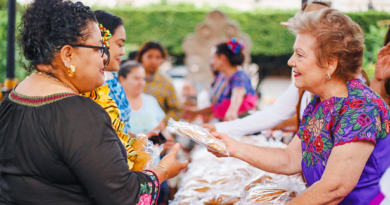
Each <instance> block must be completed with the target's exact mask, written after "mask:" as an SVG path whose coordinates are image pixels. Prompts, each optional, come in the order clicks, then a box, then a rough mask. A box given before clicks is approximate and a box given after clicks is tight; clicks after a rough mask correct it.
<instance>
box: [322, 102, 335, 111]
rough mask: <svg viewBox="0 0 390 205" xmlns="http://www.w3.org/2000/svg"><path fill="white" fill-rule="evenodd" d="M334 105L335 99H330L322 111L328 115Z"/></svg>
mask: <svg viewBox="0 0 390 205" xmlns="http://www.w3.org/2000/svg"><path fill="white" fill-rule="evenodd" d="M333 105H334V98H330V99H328V100H326V101H325V102H324V108H323V109H322V112H323V113H324V114H325V115H326V113H328V112H329V111H331V110H332V109H333Z"/></svg>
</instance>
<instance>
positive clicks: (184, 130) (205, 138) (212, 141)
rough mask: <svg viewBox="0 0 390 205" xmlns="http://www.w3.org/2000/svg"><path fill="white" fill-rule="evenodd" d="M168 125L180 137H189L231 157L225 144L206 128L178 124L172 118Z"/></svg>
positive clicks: (184, 123) (182, 123) (183, 123)
mask: <svg viewBox="0 0 390 205" xmlns="http://www.w3.org/2000/svg"><path fill="white" fill-rule="evenodd" d="M168 125H169V126H172V127H174V128H175V130H176V133H177V134H178V135H180V136H185V137H189V138H190V139H192V140H194V141H195V142H197V143H199V144H201V145H204V146H206V147H207V148H208V149H211V150H213V151H215V152H219V153H221V154H225V155H227V156H229V152H228V150H227V149H226V145H225V143H223V142H221V141H220V140H218V139H216V138H215V137H214V136H213V135H211V134H210V132H208V131H207V130H205V129H204V128H202V127H200V126H197V125H191V124H188V123H186V122H176V121H175V120H173V119H172V118H171V119H169V121H168Z"/></svg>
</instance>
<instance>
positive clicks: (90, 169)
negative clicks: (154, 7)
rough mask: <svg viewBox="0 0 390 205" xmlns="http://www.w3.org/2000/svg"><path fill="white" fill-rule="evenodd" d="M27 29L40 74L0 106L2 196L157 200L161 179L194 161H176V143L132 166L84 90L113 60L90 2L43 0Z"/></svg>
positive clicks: (8, 200)
mask: <svg viewBox="0 0 390 205" xmlns="http://www.w3.org/2000/svg"><path fill="white" fill-rule="evenodd" d="M20 28H21V30H20V44H21V47H22V50H23V53H24V56H25V57H26V59H27V60H29V61H30V64H29V66H27V69H28V70H35V71H36V73H35V74H32V75H31V76H30V77H28V78H27V79H26V80H24V81H22V82H21V83H20V84H19V85H18V86H17V87H16V88H15V89H14V90H13V91H12V92H11V93H10V95H9V97H7V98H6V99H5V100H4V101H3V103H2V104H1V106H0V116H1V117H0V142H1V143H0V170H1V171H0V189H1V192H0V203H1V204H136V203H139V202H140V204H155V201H156V198H157V196H158V194H159V188H160V183H161V182H162V181H164V180H165V179H167V178H170V177H173V176H175V175H177V174H178V173H179V171H180V170H181V169H183V168H184V167H186V163H179V162H178V161H177V160H176V153H177V151H178V149H179V147H178V146H179V145H176V147H175V148H174V149H173V151H172V152H171V153H170V154H169V155H168V156H167V157H165V158H164V159H163V160H162V161H161V162H160V165H161V166H157V167H154V168H152V169H151V170H150V171H143V172H132V171H130V170H129V168H128V165H127V161H126V157H127V156H126V150H125V148H124V146H123V145H122V143H121V142H120V140H119V138H118V136H117V135H116V133H115V131H114V130H113V128H112V126H111V123H110V122H111V121H110V118H109V116H108V115H107V113H106V111H105V110H103V109H102V108H101V107H100V106H99V105H98V104H96V103H95V102H94V101H92V100H91V99H89V98H85V97H81V96H78V94H79V93H84V92H90V91H92V90H94V89H96V88H97V87H99V86H101V85H102V84H103V82H104V72H103V71H104V68H105V65H104V62H105V61H107V56H106V55H105V53H107V48H106V47H105V46H104V45H103V42H102V36H101V32H100V30H99V27H98V25H97V23H96V18H95V16H94V14H93V12H92V11H91V10H90V8H89V7H86V6H84V5H83V4H82V3H80V2H78V3H72V2H71V1H64V2H62V1H61V0H39V1H35V2H33V3H32V4H31V5H29V7H27V9H26V10H25V12H24V14H23V18H22V24H21V27H20ZM70 31H71V32H70ZM141 187H143V188H142V189H141Z"/></svg>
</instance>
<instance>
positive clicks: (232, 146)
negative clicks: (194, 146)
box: [208, 132, 241, 157]
mask: <svg viewBox="0 0 390 205" xmlns="http://www.w3.org/2000/svg"><path fill="white" fill-rule="evenodd" d="M211 134H212V135H213V136H214V137H215V138H217V139H218V140H220V141H222V142H224V143H225V145H226V149H227V150H228V151H229V156H230V157H235V156H236V155H237V152H238V151H239V149H240V147H241V143H240V142H239V141H237V140H235V139H233V138H231V137H229V136H228V135H226V134H222V133H219V132H212V133H211ZM208 151H209V152H211V153H213V154H214V155H215V156H217V157H228V156H227V155H225V154H221V153H219V152H215V151H213V150H210V149H208Z"/></svg>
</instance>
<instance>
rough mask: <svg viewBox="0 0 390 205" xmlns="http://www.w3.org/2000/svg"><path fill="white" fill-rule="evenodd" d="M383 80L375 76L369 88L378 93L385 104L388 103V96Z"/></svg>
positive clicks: (389, 98)
mask: <svg viewBox="0 0 390 205" xmlns="http://www.w3.org/2000/svg"><path fill="white" fill-rule="evenodd" d="M385 82H386V81H385V80H384V79H379V78H376V77H375V76H374V77H373V78H372V80H371V85H370V88H371V89H372V90H374V91H375V92H376V93H378V95H380V96H381V97H382V98H383V99H384V100H385V101H386V103H387V104H389V103H390V96H389V95H388V94H387V93H386V90H385Z"/></svg>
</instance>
